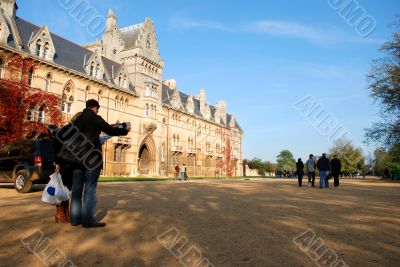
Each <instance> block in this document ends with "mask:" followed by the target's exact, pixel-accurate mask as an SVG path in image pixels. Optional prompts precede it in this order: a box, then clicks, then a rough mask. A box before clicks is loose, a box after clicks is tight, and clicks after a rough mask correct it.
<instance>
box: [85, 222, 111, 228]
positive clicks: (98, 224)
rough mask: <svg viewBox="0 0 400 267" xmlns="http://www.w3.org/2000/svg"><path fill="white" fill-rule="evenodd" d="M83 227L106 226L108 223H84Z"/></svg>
mask: <svg viewBox="0 0 400 267" xmlns="http://www.w3.org/2000/svg"><path fill="white" fill-rule="evenodd" d="M82 226H83V228H100V227H105V226H106V223H103V222H97V223H94V224H90V225H82Z"/></svg>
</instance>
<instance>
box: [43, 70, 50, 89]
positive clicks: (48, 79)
mask: <svg viewBox="0 0 400 267" xmlns="http://www.w3.org/2000/svg"><path fill="white" fill-rule="evenodd" d="M50 83H51V74H50V73H48V74H47V75H46V79H45V85H44V90H46V91H49V90H50Z"/></svg>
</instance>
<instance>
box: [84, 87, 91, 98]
mask: <svg viewBox="0 0 400 267" xmlns="http://www.w3.org/2000/svg"><path fill="white" fill-rule="evenodd" d="M89 92H90V87H89V86H87V87H86V90H85V102H86V101H88V100H89Z"/></svg>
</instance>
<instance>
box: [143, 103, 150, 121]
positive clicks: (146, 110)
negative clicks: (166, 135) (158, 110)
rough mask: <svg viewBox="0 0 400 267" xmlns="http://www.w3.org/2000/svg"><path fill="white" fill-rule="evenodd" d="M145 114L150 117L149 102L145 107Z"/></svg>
mask: <svg viewBox="0 0 400 267" xmlns="http://www.w3.org/2000/svg"><path fill="white" fill-rule="evenodd" d="M144 116H145V117H146V118H148V117H150V106H149V104H146V106H145V107H144Z"/></svg>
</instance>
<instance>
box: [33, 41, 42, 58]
mask: <svg viewBox="0 0 400 267" xmlns="http://www.w3.org/2000/svg"><path fill="white" fill-rule="evenodd" d="M40 50H42V41H41V40H38V41H37V42H36V49H35V56H37V57H40Z"/></svg>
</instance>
